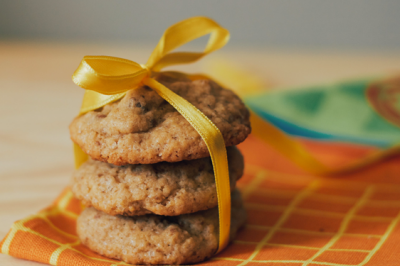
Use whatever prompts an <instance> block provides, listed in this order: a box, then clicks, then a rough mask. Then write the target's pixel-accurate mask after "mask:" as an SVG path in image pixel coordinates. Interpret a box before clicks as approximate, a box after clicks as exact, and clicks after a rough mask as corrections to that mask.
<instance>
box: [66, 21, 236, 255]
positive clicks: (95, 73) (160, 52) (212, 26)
mask: <svg viewBox="0 0 400 266" xmlns="http://www.w3.org/2000/svg"><path fill="white" fill-rule="evenodd" d="M207 34H210V36H209V39H208V42H207V45H206V47H205V49H204V51H203V52H173V53H172V52H171V51H173V50H174V49H176V48H178V47H179V46H182V45H184V44H186V43H188V42H190V41H192V40H195V39H197V38H199V37H201V36H204V35H207ZM228 40H229V32H228V30H226V29H224V28H222V27H221V26H219V25H218V24H217V23H216V22H215V21H213V20H211V19H209V18H206V17H193V18H189V19H186V20H183V21H181V22H178V23H177V24H175V25H172V26H171V27H169V28H168V29H167V30H166V31H165V32H164V34H163V36H162V37H161V39H160V41H159V42H158V44H157V46H156V48H155V49H154V50H153V52H152V54H151V55H150V58H149V60H148V61H147V63H146V64H144V65H143V64H138V63H136V62H133V61H130V60H127V59H122V58H117V57H110V56H85V57H84V58H83V60H82V61H81V63H80V65H79V66H78V68H77V69H76V70H75V72H74V74H73V76H72V80H73V81H74V82H75V83H76V84H77V85H78V86H80V87H82V88H84V89H86V91H85V95H84V97H83V102H82V106H81V110H80V113H79V115H82V114H84V113H87V112H89V111H92V110H96V109H98V108H101V107H103V106H104V105H106V104H108V103H111V102H113V101H116V100H119V99H121V98H122V97H124V96H125V94H126V92H127V91H128V90H132V89H135V88H138V87H140V86H142V85H146V86H148V87H150V88H152V89H153V90H154V91H156V92H157V93H158V94H159V95H160V96H161V97H162V98H164V99H165V100H166V101H168V102H169V103H170V104H171V105H172V106H173V107H174V108H175V109H176V110H177V111H178V112H179V113H180V114H181V115H182V116H183V117H185V119H186V120H187V121H188V122H189V123H190V124H191V125H192V126H193V127H194V128H195V129H196V131H197V132H198V133H199V135H200V136H201V137H202V139H203V140H204V142H205V143H206V145H207V148H208V151H209V153H210V157H211V161H212V164H213V168H214V176H215V183H216V189H217V196H218V214H219V241H218V243H219V245H218V250H217V253H218V252H220V251H221V250H222V249H223V248H225V247H226V246H227V244H228V242H229V231H230V222H231V195H230V184H229V171H228V161H227V155H226V148H225V141H224V139H223V136H222V134H221V132H220V131H219V129H218V128H217V127H216V126H215V125H214V123H213V122H212V121H211V120H210V119H208V117H206V116H205V115H204V114H203V113H202V112H201V111H200V110H198V109H197V108H196V107H194V106H193V105H192V104H191V103H189V102H188V101H186V100H185V99H184V98H182V97H180V96H179V95H177V94H175V93H174V92H173V91H171V90H170V89H168V88H167V87H165V86H164V85H162V84H161V83H159V82H157V81H156V80H155V79H153V78H152V73H154V72H159V71H160V70H161V69H163V68H165V67H168V66H172V65H178V64H188V63H192V62H195V61H197V60H199V59H201V58H202V57H203V56H205V55H207V54H209V53H211V52H213V51H215V50H217V49H219V48H221V47H223V46H224V45H225V44H226V43H227V42H228ZM74 147H75V164H76V167H79V166H80V165H81V164H82V163H83V162H84V161H86V160H87V159H88V156H87V155H86V154H84V152H83V151H82V150H81V149H80V148H79V147H78V146H77V145H76V144H75V146H74Z"/></svg>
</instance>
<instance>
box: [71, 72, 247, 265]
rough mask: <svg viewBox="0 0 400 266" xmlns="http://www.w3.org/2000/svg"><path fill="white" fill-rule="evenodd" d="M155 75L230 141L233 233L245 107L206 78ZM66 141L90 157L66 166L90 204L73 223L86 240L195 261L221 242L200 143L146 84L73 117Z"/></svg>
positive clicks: (169, 260)
mask: <svg viewBox="0 0 400 266" xmlns="http://www.w3.org/2000/svg"><path fill="white" fill-rule="evenodd" d="M156 79H157V80H158V82H160V83H162V84H164V85H165V86H166V87H168V88H169V89H170V90H172V91H174V92H175V93H177V94H178V95H180V96H182V97H183V98H185V99H186V100H188V101H189V102H190V103H192V104H193V105H194V106H196V107H197V108H198V109H199V110H200V111H202V112H203V113H204V114H205V115H206V116H207V117H208V118H210V119H211V121H212V122H213V123H214V124H215V125H216V126H217V127H218V128H219V129H220V131H221V133H222V135H223V137H224V140H225V144H226V146H227V155H228V164H229V174H230V184H231V191H232V214H231V231H230V232H231V235H230V236H231V238H232V237H233V236H234V235H235V233H236V231H237V230H238V228H239V227H240V226H241V225H243V223H244V221H245V218H246V214H245V211H244V209H243V206H242V202H241V199H240V194H239V192H238V191H237V190H235V185H236V181H237V180H238V179H239V178H240V177H241V176H242V174H243V168H244V163H243V157H242V155H241V154H240V152H239V150H238V149H237V148H236V147H235V146H233V145H236V144H239V143H240V142H242V141H243V140H244V139H245V138H246V137H247V135H248V134H249V133H250V122H249V112H248V110H247V109H246V107H245V106H244V104H243V103H242V101H241V100H240V99H239V98H238V97H237V96H236V95H235V94H234V93H233V92H232V91H230V90H226V89H224V88H222V87H220V86H219V85H218V84H216V83H215V82H213V81H211V80H195V81H192V80H189V79H187V78H182V77H181V76H180V77H176V76H174V75H169V74H160V75H158V76H157V77H156ZM70 133H71V138H72V140H73V141H74V142H75V143H76V144H78V145H79V146H80V147H81V148H82V150H83V151H84V152H85V153H86V154H88V155H89V156H90V157H91V159H90V160H88V161H87V162H85V163H84V164H83V165H82V166H81V167H80V168H79V169H78V170H76V171H75V173H74V174H73V179H72V191H73V193H74V195H75V196H76V197H77V198H78V199H80V200H81V201H82V203H83V204H84V205H85V206H87V207H88V208H86V209H85V210H84V211H83V212H82V214H81V215H80V217H79V218H78V221H77V232H78V235H79V237H80V239H81V241H82V243H83V244H85V245H86V246H88V247H89V248H90V249H92V250H94V251H96V252H97V253H99V254H102V255H104V256H107V257H109V258H114V259H118V260H123V261H125V262H128V263H132V264H182V263H195V262H199V261H202V260H205V259H207V258H209V257H211V256H212V255H213V254H214V253H215V252H216V250H217V248H218V230H219V229H218V226H219V224H218V208H217V204H218V201H217V193H216V185H215V179H214V173H213V167H212V163H211V159H210V158H209V153H208V150H207V147H206V145H205V143H204V141H203V140H202V139H201V137H200V135H199V134H198V133H197V132H196V131H195V129H194V128H193V127H192V126H191V125H190V124H189V123H188V122H187V121H186V120H185V118H184V117H183V116H182V115H180V114H179V113H178V112H177V111H176V110H175V109H174V108H173V107H172V106H171V105H170V104H169V103H168V102H166V101H165V100H164V99H162V98H161V97H160V96H159V95H158V94H157V93H156V92H154V91H153V90H152V89H151V88H148V87H146V86H143V87H140V88H138V89H135V90H130V91H128V92H127V94H126V95H125V97H124V98H122V99H121V100H119V101H117V102H114V103H111V104H108V105H106V106H104V107H103V108H101V109H99V110H96V111H91V112H88V113H86V114H84V115H82V116H79V117H77V118H75V120H74V121H73V122H72V123H71V125H70Z"/></svg>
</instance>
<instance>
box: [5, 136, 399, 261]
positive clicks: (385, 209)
mask: <svg viewBox="0 0 400 266" xmlns="http://www.w3.org/2000/svg"><path fill="white" fill-rule="evenodd" d="M305 145H306V146H307V147H308V148H309V149H310V150H311V151H313V153H314V154H318V157H319V158H320V159H322V160H324V161H326V162H328V163H331V164H332V163H340V162H345V161H347V160H351V159H354V158H357V157H358V156H359V155H360V154H365V153H368V152H369V151H370V148H367V147H363V146H356V145H345V144H334V143H321V142H313V141H305ZM239 148H240V149H241V150H242V152H243V154H244V156H245V161H246V169H245V175H244V177H243V178H242V179H241V180H240V182H238V187H239V189H240V190H241V191H242V194H243V198H244V200H245V205H246V208H247V211H248V216H249V218H248V222H247V224H246V226H245V227H244V228H243V229H242V230H241V231H239V233H238V236H237V238H236V239H235V240H234V241H233V243H232V244H231V245H229V246H228V248H226V249H225V250H224V251H223V252H221V253H220V254H218V255H216V256H215V257H213V258H212V259H211V260H209V261H206V262H204V263H203V264H215V265H260V264H263V265H271V266H272V265H273V266H283V265H290V266H300V265H303V266H305V265H310V266H311V265H312V266H317V265H342V266H343V265H379V266H380V265H386V266H388V265H389V266H390V265H400V227H399V226H398V221H399V220H400V156H397V157H393V158H391V159H389V160H386V161H384V162H381V163H379V164H377V165H374V166H371V167H369V168H365V169H363V170H362V171H358V172H355V173H350V174H347V175H346V176H341V177H335V178H328V177H319V176H312V175H308V174H307V173H304V172H302V171H301V170H299V169H298V168H296V167H295V166H294V165H293V164H292V163H291V162H290V161H288V160H287V159H285V158H283V157H281V156H280V155H279V154H278V153H276V152H275V151H274V150H272V149H271V148H270V147H268V146H266V145H265V144H264V143H262V142H260V141H259V140H257V139H255V138H254V137H249V139H248V140H246V142H244V143H243V144H241V145H240V146H239ZM81 210H82V207H81V205H80V203H79V201H78V200H76V199H75V198H74V197H73V196H72V193H71V191H70V190H69V189H66V190H65V191H64V192H63V193H62V194H61V195H60V196H59V198H58V199H57V200H56V201H55V202H54V203H53V205H51V206H50V207H48V208H47V209H45V210H43V211H41V212H39V213H38V214H36V215H32V216H30V217H27V218H25V219H22V220H20V221H18V222H16V223H14V225H13V226H12V228H11V230H10V232H9V233H8V234H7V236H6V237H5V239H4V240H3V241H2V242H1V243H0V249H1V252H2V253H5V254H9V255H11V256H15V257H18V258H22V259H27V260H33V261H38V262H43V263H48V264H51V265H68V266H71V265H73V266H88V265H93V266H95V265H96V266H97V265H126V263H123V262H120V261H115V260H111V259H108V258H105V257H103V256H100V255H97V254H96V253H94V252H92V251H91V250H89V249H88V248H86V247H85V246H83V245H82V244H81V243H80V241H79V240H78V238H77V236H76V232H75V221H76V218H77V216H78V215H79V213H80V212H81Z"/></svg>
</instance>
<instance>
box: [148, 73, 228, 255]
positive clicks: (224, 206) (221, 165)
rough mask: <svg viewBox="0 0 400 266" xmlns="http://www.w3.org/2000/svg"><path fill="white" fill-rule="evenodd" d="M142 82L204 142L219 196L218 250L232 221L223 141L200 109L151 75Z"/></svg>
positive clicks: (225, 238)
mask: <svg viewBox="0 0 400 266" xmlns="http://www.w3.org/2000/svg"><path fill="white" fill-rule="evenodd" d="M143 83H144V84H145V85H147V86H149V87H150V88H152V89H154V90H155V91H156V92H157V93H158V94H159V95H160V96H161V97H162V98H163V99H165V100H166V101H167V102H169V103H170V104H171V105H172V106H173V107H174V108H175V109H176V110H177V111H178V112H179V113H180V114H181V115H182V116H183V117H185V119H186V120H187V121H188V122H189V123H190V124H191V125H192V126H193V127H194V128H195V129H196V131H197V132H198V133H199V134H200V136H201V138H202V139H203V140H204V142H205V143H206V145H207V148H208V151H209V152H210V157H211V161H212V164H213V168H214V176H215V184H216V188H217V196H218V214H219V242H218V243H219V245H218V251H217V253H218V252H220V251H221V250H223V249H224V248H225V247H226V246H227V245H228V243H229V233H230V224H231V190H230V184H229V170H228V159H227V155H226V147H225V141H224V138H223V137H222V134H221V132H220V131H219V129H218V128H217V127H216V126H215V125H214V123H213V122H211V120H210V119H208V117H206V116H205V115H204V114H203V113H202V112H201V111H200V110H198V109H197V108H196V107H194V106H193V105H192V104H191V103H189V102H188V101H186V100H185V99H184V98H182V97H181V96H179V95H177V94H175V93H174V92H172V91H171V90H169V89H168V88H166V87H165V86H164V85H162V84H161V83H159V82H157V81H156V80H154V79H152V78H146V79H144V80H143Z"/></svg>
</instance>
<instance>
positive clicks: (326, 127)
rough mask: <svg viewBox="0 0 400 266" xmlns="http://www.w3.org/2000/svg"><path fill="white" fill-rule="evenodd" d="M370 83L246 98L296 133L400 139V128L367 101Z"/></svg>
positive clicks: (369, 140)
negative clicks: (366, 92)
mask: <svg viewBox="0 0 400 266" xmlns="http://www.w3.org/2000/svg"><path fill="white" fill-rule="evenodd" d="M369 83H370V81H369V80H359V81H350V82H343V83H337V84H333V85H329V86H315V87H309V88H303V89H301V90H299V89H297V90H284V91H272V92H266V93H264V94H262V95H256V96H250V97H247V98H246V99H245V101H246V103H247V104H248V105H249V106H250V108H252V109H253V110H255V111H256V112H257V113H259V114H260V115H261V116H263V117H264V118H266V119H268V120H272V122H273V123H275V122H276V123H275V124H276V125H278V126H279V125H281V127H282V128H283V129H284V130H285V131H287V132H288V133H290V134H293V135H300V136H304V137H316V138H322V139H329V140H341V141H350V142H361V143H366V144H374V145H379V146H390V145H393V144H395V143H399V142H400V128H399V127H397V126H395V125H393V124H391V123H390V122H388V121H387V120H385V119H384V118H383V117H381V116H380V115H379V114H378V113H377V112H376V111H375V110H374V109H373V108H372V107H371V106H370V104H369V103H368V100H367V98H366V96H365V90H366V88H367V86H368V84H369ZM282 125H283V126H282ZM300 131H301V132H303V133H301V134H300V133H298V132H300ZM296 132H297V133H296ZM307 132H308V133H307ZM318 136H320V137H318Z"/></svg>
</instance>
